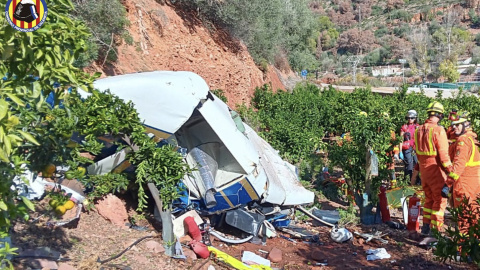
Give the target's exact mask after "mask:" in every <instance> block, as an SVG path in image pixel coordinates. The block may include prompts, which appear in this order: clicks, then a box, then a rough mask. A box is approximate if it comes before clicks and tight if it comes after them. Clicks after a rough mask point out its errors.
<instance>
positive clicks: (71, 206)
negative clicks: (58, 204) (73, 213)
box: [63, 201, 75, 210]
mask: <svg viewBox="0 0 480 270" xmlns="http://www.w3.org/2000/svg"><path fill="white" fill-rule="evenodd" d="M74 206H75V203H74V202H73V201H67V202H66V203H65V204H64V205H63V207H65V209H67V210H70V209H72V208H73V207H74Z"/></svg>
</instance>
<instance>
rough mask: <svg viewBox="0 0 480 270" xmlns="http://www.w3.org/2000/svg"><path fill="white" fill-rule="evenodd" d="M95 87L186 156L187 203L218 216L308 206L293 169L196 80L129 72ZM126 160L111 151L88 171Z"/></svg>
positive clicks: (120, 165)
mask: <svg viewBox="0 0 480 270" xmlns="http://www.w3.org/2000/svg"><path fill="white" fill-rule="evenodd" d="M94 86H95V87H96V88H97V89H99V90H101V91H102V90H103V91H104V90H107V89H110V91H111V93H112V94H114V95H116V96H118V97H119V98H121V99H124V100H125V101H132V102H133V103H134V106H135V108H136V110H137V111H138V112H139V116H140V119H141V120H142V121H144V123H145V126H146V132H147V133H153V134H154V135H155V137H157V139H158V138H164V139H166V140H163V141H162V142H164V143H167V142H168V143H170V144H175V145H178V146H180V147H181V148H182V149H183V150H185V152H184V154H185V161H186V162H187V164H188V165H189V166H190V167H192V168H196V169H197V170H196V171H194V172H192V173H191V174H190V175H187V176H185V178H184V180H183V182H184V184H185V186H186V187H187V189H188V194H189V199H190V200H200V201H203V206H202V209H201V210H202V211H204V212H206V213H220V212H224V211H227V210H229V209H234V208H237V207H239V206H243V205H246V204H247V203H249V202H251V201H257V202H260V203H264V202H266V203H271V204H274V205H287V206H290V205H301V204H309V203H312V202H313V200H314V194H313V192H310V191H308V190H306V189H305V188H304V187H303V186H302V185H301V184H300V182H299V180H298V176H297V172H296V168H295V166H293V165H292V164H290V163H288V162H285V161H283V160H282V158H281V157H280V156H279V154H278V151H276V150H275V149H273V148H272V147H271V146H270V145H269V144H268V143H267V142H266V141H265V140H263V139H262V138H260V137H259V136H258V135H257V134H256V133H255V131H253V130H252V129H251V128H250V127H248V126H247V125H244V123H242V122H241V119H240V118H239V117H238V116H236V114H235V113H232V111H231V110H230V109H229V108H228V106H227V105H226V104H225V103H224V102H223V101H221V100H220V99H219V98H218V97H216V96H215V95H213V94H211V93H209V88H208V85H207V84H206V82H205V81H204V80H203V79H202V78H201V77H200V76H198V75H197V74H194V73H192V72H171V71H155V72H146V73H136V74H127V75H120V76H113V77H109V78H105V79H100V80H98V81H96V82H95V83H94ZM79 92H82V91H79ZM83 95H84V96H86V95H88V94H86V93H83ZM233 118H235V120H234V119H233ZM159 145H160V144H159ZM125 154H126V153H125V152H119V153H115V154H114V153H112V154H111V156H108V157H105V158H104V159H103V160H99V161H97V162H96V164H95V165H92V166H91V167H90V168H89V173H105V172H107V171H111V170H113V169H114V168H115V167H116V168H123V167H124V166H127V165H129V164H127V163H124V162H122V160H124V159H125ZM107 167H108V168H107Z"/></svg>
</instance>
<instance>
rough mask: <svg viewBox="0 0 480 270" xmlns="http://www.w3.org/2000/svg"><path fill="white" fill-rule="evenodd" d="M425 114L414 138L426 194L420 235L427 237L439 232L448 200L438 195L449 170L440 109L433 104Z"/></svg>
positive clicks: (418, 166) (449, 164) (445, 137)
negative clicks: (424, 119) (432, 229)
mask: <svg viewBox="0 0 480 270" xmlns="http://www.w3.org/2000/svg"><path fill="white" fill-rule="evenodd" d="M427 113H428V119H427V120H426V121H425V123H424V124H423V125H421V126H419V127H418V128H417V129H416V130H415V136H414V138H415V147H416V148H415V151H416V153H417V157H418V163H417V165H416V166H415V167H416V170H419V171H420V173H421V174H422V188H423V191H424V192H425V204H424V206H423V226H422V234H426V235H428V234H430V228H435V229H438V230H440V231H441V230H442V226H443V220H444V214H445V208H446V207H447V199H446V198H443V197H442V195H441V191H442V190H443V188H444V186H445V181H446V180H447V174H448V173H449V172H450V171H451V170H452V163H451V162H450V157H449V155H448V141H447V134H446V132H445V129H444V128H443V127H442V126H440V125H439V124H438V123H439V122H440V120H442V118H443V113H444V108H443V105H442V104H440V103H439V102H436V101H435V102H432V103H430V105H428V108H427ZM417 168H418V169H417Z"/></svg>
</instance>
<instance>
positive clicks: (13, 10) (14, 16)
mask: <svg viewBox="0 0 480 270" xmlns="http://www.w3.org/2000/svg"><path fill="white" fill-rule="evenodd" d="M47 13H48V10H47V4H46V3H45V0H8V2H7V6H6V7H5V16H6V17H7V21H8V23H10V25H11V26H12V27H13V28H14V29H15V30H18V31H22V32H32V31H35V30H37V29H38V28H40V27H41V26H42V25H43V23H45V20H46V19H47Z"/></svg>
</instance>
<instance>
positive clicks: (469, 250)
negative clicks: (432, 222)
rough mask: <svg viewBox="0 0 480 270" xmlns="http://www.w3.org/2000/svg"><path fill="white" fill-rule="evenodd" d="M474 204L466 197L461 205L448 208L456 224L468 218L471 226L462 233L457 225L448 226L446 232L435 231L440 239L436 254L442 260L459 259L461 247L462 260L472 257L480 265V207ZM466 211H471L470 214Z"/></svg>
mask: <svg viewBox="0 0 480 270" xmlns="http://www.w3.org/2000/svg"><path fill="white" fill-rule="evenodd" d="M478 203H480V199H477V201H476V204H478ZM473 205H474V204H470V203H469V202H468V200H467V199H466V198H465V199H464V200H463V201H462V202H461V204H460V205H459V207H457V208H448V211H449V212H450V214H452V220H453V221H454V222H455V224H457V222H458V220H459V219H462V220H464V219H466V223H467V224H468V225H469V227H470V228H469V230H468V232H467V233H466V234H462V233H461V232H460V230H459V229H458V227H457V226H454V227H452V226H450V227H448V229H446V230H445V233H444V234H442V233H439V232H438V231H434V235H435V237H436V238H437V239H438V243H437V248H436V249H435V255H436V256H438V257H439V258H440V260H441V261H443V262H445V261H446V260H450V261H457V252H458V251H459V249H461V252H460V259H461V260H462V261H467V260H468V259H467V258H468V257H470V259H471V260H472V262H473V263H475V264H477V265H480V240H479V239H480V224H479V222H478V220H477V219H476V218H475V216H479V215H480V209H479V208H477V207H473ZM466 213H470V215H467V214H466Z"/></svg>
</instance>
